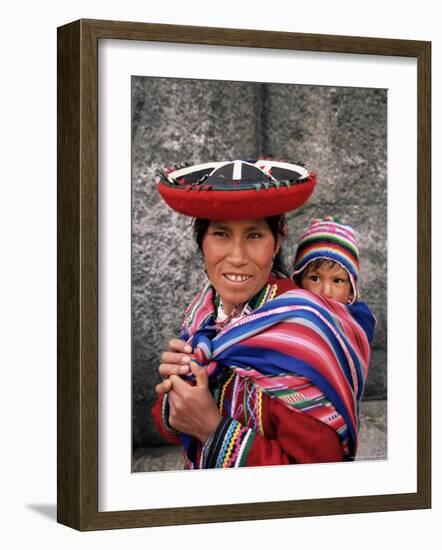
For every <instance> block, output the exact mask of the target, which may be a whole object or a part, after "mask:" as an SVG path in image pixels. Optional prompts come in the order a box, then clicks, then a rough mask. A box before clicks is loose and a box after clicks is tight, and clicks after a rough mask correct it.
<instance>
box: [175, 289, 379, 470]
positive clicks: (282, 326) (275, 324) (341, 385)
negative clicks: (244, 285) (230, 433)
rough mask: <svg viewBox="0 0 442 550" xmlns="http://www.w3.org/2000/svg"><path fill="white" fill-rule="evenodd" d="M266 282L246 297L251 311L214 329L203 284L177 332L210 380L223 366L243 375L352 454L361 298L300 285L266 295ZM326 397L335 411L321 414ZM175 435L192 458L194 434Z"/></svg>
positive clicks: (365, 343)
mask: <svg viewBox="0 0 442 550" xmlns="http://www.w3.org/2000/svg"><path fill="white" fill-rule="evenodd" d="M271 286H272V285H266V287H264V289H263V290H262V291H261V293H259V295H258V297H254V298H253V299H252V300H251V302H250V303H249V305H250V312H248V313H247V314H245V315H243V316H242V317H241V318H240V319H238V320H237V321H235V322H233V323H232V324H231V325H228V326H227V327H226V328H225V329H224V330H223V331H221V332H219V331H218V330H217V328H216V325H215V322H214V321H215V306H214V298H215V291H214V289H213V287H212V286H211V285H210V283H208V284H207V285H206V287H205V288H204V289H203V291H202V292H201V293H200V294H199V295H198V296H197V298H196V299H195V300H194V301H193V303H192V304H191V305H190V307H189V309H188V311H187V312H186V315H185V318H184V321H183V325H182V337H183V339H185V340H186V341H188V342H189V344H190V345H191V346H192V348H193V354H194V357H195V359H196V361H197V362H198V363H199V364H200V365H206V366H207V368H208V374H209V380H210V379H216V377H218V376H220V374H221V373H222V372H223V371H224V370H225V368H228V369H231V370H232V371H234V372H235V373H237V374H239V375H240V376H242V377H245V378H248V379H249V380H251V381H252V382H253V383H254V384H256V385H257V386H258V387H259V388H260V389H261V390H262V391H263V392H264V393H266V394H267V395H268V396H270V397H271V398H275V399H279V400H280V401H281V403H283V404H284V405H285V406H286V407H288V408H293V409H296V410H297V411H298V412H302V413H304V414H308V415H311V416H312V417H314V418H317V419H320V420H321V421H323V422H326V423H327V424H329V425H330V427H332V428H333V429H334V430H335V431H336V433H337V435H338V436H339V438H340V440H341V442H342V446H343V448H344V449H345V453H346V459H347V460H352V459H354V457H355V455H356V450H357V443H358V428H359V403H360V400H361V398H362V394H363V391H364V386H365V381H366V377H367V370H368V364H369V360H370V342H371V340H372V337H373V331H374V325H375V318H374V316H373V314H372V313H371V311H370V310H369V308H368V307H367V306H366V304H364V303H363V302H358V303H357V304H355V305H351V306H346V305H344V304H341V303H339V302H336V301H335V300H327V299H326V298H323V297H321V296H317V295H315V294H313V293H311V292H309V291H305V290H301V289H297V290H290V291H288V292H285V293H283V294H281V295H280V296H277V297H276V298H274V299H267V300H266V299H265V298H263V296H266V295H267V296H270V294H271V292H270V289H269V287H271ZM261 304H262V305H261ZM327 402H328V403H330V402H331V403H332V404H333V406H334V408H335V410H336V411H337V413H338V414H337V415H336V414H330V409H328V411H329V414H328V415H327V414H326V413H325V414H324V409H325V410H326V411H327ZM318 412H319V413H320V414H318ZM181 435H182V441H183V445H184V448H185V449H186V451H187V454H188V457H189V459H190V460H191V461H192V460H193V459H194V456H193V450H192V438H190V437H189V436H185V435H184V434H181Z"/></svg>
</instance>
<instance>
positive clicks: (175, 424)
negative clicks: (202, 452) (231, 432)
mask: <svg viewBox="0 0 442 550" xmlns="http://www.w3.org/2000/svg"><path fill="white" fill-rule="evenodd" d="M190 369H191V371H192V373H193V374H194V375H195V378H196V385H195V386H191V385H190V384H188V383H187V382H185V381H184V380H183V379H182V378H180V377H179V376H177V375H175V374H172V375H171V376H170V378H169V379H168V380H166V381H165V382H169V384H170V388H169V395H168V397H169V424H170V425H171V427H172V428H174V429H175V430H177V431H179V432H183V433H186V434H188V435H191V436H193V437H196V438H198V439H199V440H200V441H201V442H202V443H205V442H206V441H207V440H208V439H209V437H210V436H211V435H212V433H213V432H214V431H215V430H216V428H217V427H218V424H219V423H220V421H221V419H222V416H221V414H220V413H219V411H218V407H217V406H216V403H215V400H214V399H213V397H212V395H211V393H210V391H209V379H208V376H207V369H206V368H205V367H199V366H198V365H196V364H195V363H194V362H192V363H191V364H190ZM163 384H164V382H163Z"/></svg>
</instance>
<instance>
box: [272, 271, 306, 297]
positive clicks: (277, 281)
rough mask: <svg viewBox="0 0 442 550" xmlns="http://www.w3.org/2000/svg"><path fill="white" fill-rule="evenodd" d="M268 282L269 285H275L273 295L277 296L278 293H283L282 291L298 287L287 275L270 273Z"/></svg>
mask: <svg viewBox="0 0 442 550" xmlns="http://www.w3.org/2000/svg"><path fill="white" fill-rule="evenodd" d="M268 282H269V284H271V285H276V294H275V296H279V295H280V294H284V292H288V291H289V290H295V289H296V288H299V287H298V286H297V285H296V284H295V283H294V282H293V281H292V279H290V278H289V277H285V278H282V277H278V276H276V275H274V274H271V275H270V277H269V281H268Z"/></svg>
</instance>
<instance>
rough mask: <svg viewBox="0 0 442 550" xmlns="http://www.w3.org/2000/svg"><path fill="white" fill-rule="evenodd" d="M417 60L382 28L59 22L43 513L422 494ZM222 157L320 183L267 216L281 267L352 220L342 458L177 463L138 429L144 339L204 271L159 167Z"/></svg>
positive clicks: (423, 194)
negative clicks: (326, 222)
mask: <svg viewBox="0 0 442 550" xmlns="http://www.w3.org/2000/svg"><path fill="white" fill-rule="evenodd" d="M430 52H431V48H430V43H428V42H417V41H404V40H392V39H381V38H361V37H344V36H331V35H330V36H329V35H307V34H297V33H281V32H268V31H266V32H263V31H256V30H239V29H216V28H202V27H184V26H174V25H157V24H146V23H129V22H115V21H96V20H80V21H76V22H73V23H70V24H68V25H65V26H63V27H60V28H59V30H58V521H59V522H61V523H63V524H66V525H68V526H71V527H74V528H76V529H79V530H94V529H111V528H123V527H146V526H159V525H173V524H185V523H204V522H220V521H238V520H250V519H270V518H282V517H296V516H311V515H327V514H340V513H358V512H372V511H386V510H404V509H416V508H428V507H430V505H431V497H430V494H431V476H430V455H431V453H430V433H431V424H430V418H431V404H430V345H431V342H430V244H431V241H430V239H431V231H430V228H431V220H430V151H431V143H430V66H431V58H430ZM236 159H247V163H248V165H249V166H251V165H252V164H253V163H254V162H256V159H262V161H261V163H264V164H263V166H267V165H265V162H264V161H265V160H266V161H268V162H276V163H278V162H279V163H281V162H282V161H286V162H290V163H294V164H295V165H296V166H298V167H299V166H304V165H305V166H306V167H307V168H308V169H310V170H312V171H314V172H315V173H316V174H317V179H318V183H317V185H316V188H315V191H314V193H313V195H312V197H311V198H310V199H309V201H308V202H307V203H306V204H304V205H303V206H302V208H300V209H297V210H294V211H290V212H288V213H287V216H286V225H287V227H288V234H287V235H286V239H285V242H284V244H283V251H284V261H285V263H286V265H285V268H286V270H287V271H288V272H290V266H292V265H293V258H294V254H295V248H296V242H297V240H298V238H299V236H300V235H301V233H302V231H303V230H304V229H305V227H306V226H308V224H309V222H310V220H311V219H312V218H320V219H324V218H325V217H326V216H339V217H340V218H341V217H342V220H343V223H346V224H351V225H352V226H354V228H355V230H356V234H357V237H358V243H359V250H360V255H361V258H360V274H359V275H360V276H359V280H358V281H359V282H358V284H359V286H360V288H359V291H360V294H361V297H362V299H363V300H365V301H366V302H367V303H368V304H369V306H370V307H371V309H372V310H373V312H374V314H375V316H376V318H377V327H376V331H375V336H374V339H373V341H372V345H371V361H370V367H369V370H368V378H367V383H366V385H365V393H364V400H363V401H362V408H361V418H362V421H361V427H360V442H359V451H358V453H357V454H356V460H352V461H344V462H336V461H331V462H324V461H322V460H320V459H318V460H313V461H311V462H313V463H310V464H307V463H303V464H288V465H284V466H283V465H282V464H283V463H282V462H281V464H277V463H275V462H272V463H271V464H273V465H266V466H256V467H241V468H223V467H215V468H214V467H210V468H202V469H196V470H194V471H189V470H188V469H186V470H183V460H182V452H181V447H177V446H171V445H165V442H163V439H162V438H161V437H160V435H159V433H158V432H157V428H156V426H155V422H154V420H153V417H152V415H151V412H150V411H151V408H152V406H153V405H154V401H155V399H156V398H155V386H156V384H158V383H159V382H160V380H161V378H160V376H159V374H158V367H159V365H160V362H161V356H162V352H163V351H165V350H166V349H167V345H168V341H169V340H170V339H171V338H172V337H173V336H177V335H178V334H179V329H180V323H181V320H182V318H183V316H184V312H185V310H186V308H187V306H188V305H189V303H191V302H192V300H193V299H194V297H195V295H196V294H197V293H198V292H199V291H200V290H201V288H202V287H203V286H204V284H205V282H206V281H207V279H206V275H205V273H204V269H205V266H204V263H203V260H202V258H201V255H200V254H199V253H198V250H197V245H196V244H195V242H194V235H193V231H194V230H193V227H192V224H191V222H190V218H189V217H187V218H186V217H185V216H182V215H180V214H179V213H177V212H175V211H173V210H171V209H170V208H169V207H168V206H167V205H166V204H165V203H164V202H163V201H162V200H161V197H160V195H159V193H158V192H157V181H158V177H159V176H158V175H157V174H158V173H160V174H162V175H161V176H160V177H161V178H165V177H166V178H167V174H168V173H170V172H168V170H170V169H172V170H181V172H179V174H181V175H182V174H183V173H186V170H188V168H187V166H192V165H196V166H197V167H200V168H199V169H201V166H205V165H206V164H207V163H211V162H214V161H228V160H230V161H233V160H236ZM251 159H254V160H251ZM269 159H272V160H269ZM275 159H276V160H275ZM177 166H181V168H177ZM235 166H237V165H235ZM275 166H276V165H275ZM281 166H282V165H281V164H279V165H277V167H278V168H281ZM307 168H306V169H307ZM302 169H303V168H302ZM183 170H184V172H182V171H183ZM233 170H235V168H233ZM236 170H238V168H236ZM300 170H301V168H300ZM172 174H173V172H172ZM274 174H276V171H275V172H274ZM278 185H279V182H278ZM287 187H289V185H288V184H287ZM275 188H276V186H275ZM278 188H279V187H278ZM263 189H264V188H263ZM193 192H194V191H193V190H192V191H190V193H193ZM264 192H265V191H264ZM256 195H259V193H258V192H256ZM262 195H263V194H262ZM262 195H260V196H262ZM266 197H267V195H266ZM248 207H250V208H252V206H251V203H250V204H249V205H248ZM404 263H406V266H407V268H406V276H405V271H404ZM404 312H406V313H404ZM387 373H388V376H387ZM243 391H244V395H245V396H246V390H244V389H243ZM250 395H251V394H250ZM251 399H252V401H253V398H251ZM243 406H244V410H246V409H247V406H248V405H247V399H246V398H244V404H243ZM252 408H253V407H252ZM252 408H251V409H250V411H251V412H253V411H252ZM387 412H388V414H387ZM370 427H371V428H370ZM370 429H371V431H370ZM370 434H371V435H372V434H375V436H376V437H375V441H372V440H371V439H370V437H371V435H370ZM244 448H246V445H244ZM242 452H243V448H242V447H241V453H242ZM293 462H298V460H293ZM306 462H308V461H306ZM269 464H270V463H269ZM246 465H247V464H246Z"/></svg>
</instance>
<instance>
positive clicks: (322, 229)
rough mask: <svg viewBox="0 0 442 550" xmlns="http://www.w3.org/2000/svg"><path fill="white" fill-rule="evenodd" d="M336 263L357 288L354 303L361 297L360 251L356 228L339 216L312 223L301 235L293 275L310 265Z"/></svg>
mask: <svg viewBox="0 0 442 550" xmlns="http://www.w3.org/2000/svg"><path fill="white" fill-rule="evenodd" d="M321 258H322V259H326V260H332V261H334V262H336V263H338V264H339V265H340V266H341V267H343V268H344V269H345V270H346V271H347V272H348V274H349V277H350V282H351V285H352V289H353V297H352V303H354V302H356V300H357V297H358V278H359V251H358V247H357V244H356V238H355V233H354V230H353V228H352V227H351V226H350V225H344V224H343V223H341V222H340V221H339V219H338V218H336V217H331V216H329V217H327V218H324V219H323V220H312V223H311V225H310V227H309V228H308V229H307V231H306V232H305V233H304V234H303V235H301V237H300V239H299V241H298V248H297V250H296V256H295V260H294V263H293V274H292V277H293V276H294V275H298V274H299V273H301V272H302V271H303V270H304V269H305V268H306V267H307V266H308V264H309V263H311V262H313V261H314V260H318V259H321Z"/></svg>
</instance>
